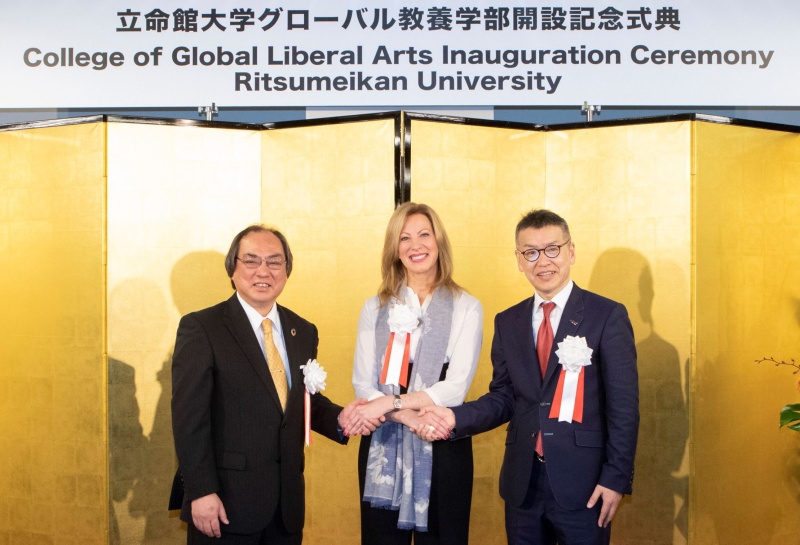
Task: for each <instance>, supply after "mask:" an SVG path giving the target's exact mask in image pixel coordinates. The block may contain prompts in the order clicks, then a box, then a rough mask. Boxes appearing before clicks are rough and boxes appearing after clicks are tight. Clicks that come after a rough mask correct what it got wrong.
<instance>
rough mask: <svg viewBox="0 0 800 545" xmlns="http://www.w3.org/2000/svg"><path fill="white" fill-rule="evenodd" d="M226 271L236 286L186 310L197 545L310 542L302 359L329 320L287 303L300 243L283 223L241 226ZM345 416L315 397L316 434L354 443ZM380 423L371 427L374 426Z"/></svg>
mask: <svg viewBox="0 0 800 545" xmlns="http://www.w3.org/2000/svg"><path fill="white" fill-rule="evenodd" d="M225 268H226V270H227V272H228V276H229V277H230V279H231V284H232V286H233V288H234V289H235V290H236V293H234V295H233V296H232V297H231V298H230V299H228V300H227V301H224V302H222V303H220V304H218V305H215V306H213V307H210V308H207V309H204V310H201V311H199V312H193V313H191V314H187V315H186V316H184V317H183V318H182V319H181V322H180V325H179V327H178V335H177V340H176V342H175V352H174V355H173V360H172V429H173V434H174V437H175V449H176V451H177V454H178V463H179V467H180V469H179V471H180V473H181V475H182V478H183V487H184V495H183V501H182V506H181V520H184V521H186V522H187V523H188V543H189V544H190V545H192V544H198V543H212V542H213V543H215V544H219V543H225V544H233V543H236V544H237V545H244V544H248V545H249V544H253V545H256V544H267V543H269V544H273V543H281V544H299V543H301V542H302V539H303V522H304V515H305V492H304V479H303V468H304V465H305V462H304V453H303V441H304V438H303V435H304V430H303V426H304V424H303V423H304V416H303V397H304V389H305V387H304V382H303V372H302V370H301V369H300V366H301V365H304V364H306V363H307V362H308V360H310V359H315V358H316V356H317V345H318V343H319V337H318V334H317V328H316V326H314V324H312V323H310V322H308V321H306V320H304V319H303V318H301V317H300V316H298V315H297V314H295V313H294V312H292V311H291V310H289V309H287V308H284V307H282V306H280V305H278V304H276V300H277V298H278V296H279V295H280V294H281V292H282V291H283V288H284V286H285V285H286V281H287V279H288V278H289V275H290V274H291V272H292V253H291V251H290V250H289V244H288V243H287V241H286V238H285V237H284V236H283V235H282V234H281V233H280V232H279V231H277V230H276V229H272V228H268V227H265V226H263V225H251V226H250V227H248V228H246V229H244V230H243V231H242V232H240V233H239V234H237V235H236V237H235V238H234V239H233V242H232V243H231V247H230V250H229V251H228V255H227V257H226V259H225ZM356 403H358V401H354V402H353V403H352V404H351V405H349V406H348V407H347V408H346V409H344V411H345V412H346V413H345V415H343V418H344V417H345V416H346V415H347V411H349V410H351V409H352V407H353V406H355V404H356ZM340 413H342V408H341V407H339V406H338V405H335V404H334V403H332V402H331V401H330V400H328V399H327V398H326V397H325V396H323V395H322V394H319V393H317V394H315V395H313V396H311V425H312V428H313V429H314V431H316V432H318V433H321V434H323V435H325V436H326V437H328V438H330V439H332V440H334V441H337V442H340V443H346V442H347V439H346V438H345V437H344V436H343V434H342V431H341V427H340V426H339V422H338V417H339V416H340ZM377 424H378V423H377V422H374V423H366V424H365V425H364V427H363V428H362V432H363V433H369V432H370V431H372V430H374V429H375V425H377ZM218 538H221V539H218Z"/></svg>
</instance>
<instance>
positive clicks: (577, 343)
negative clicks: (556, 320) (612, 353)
mask: <svg viewBox="0 0 800 545" xmlns="http://www.w3.org/2000/svg"><path fill="white" fill-rule="evenodd" d="M556 356H558V363H560V364H561V375H560V376H559V377H558V386H556V395H555V398H554V399H553V406H552V408H551V409H550V418H556V417H558V421H559V422H572V421H573V420H575V421H577V422H582V421H583V380H584V369H583V368H584V367H586V366H587V365H591V364H592V349H591V348H589V345H588V344H586V338H585V337H573V336H571V335H567V337H566V338H565V339H564V340H563V341H561V342H560V343H558V350H556Z"/></svg>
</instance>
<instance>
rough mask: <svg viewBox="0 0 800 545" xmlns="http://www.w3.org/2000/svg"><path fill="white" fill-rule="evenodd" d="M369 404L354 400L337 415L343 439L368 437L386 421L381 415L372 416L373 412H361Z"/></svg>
mask: <svg viewBox="0 0 800 545" xmlns="http://www.w3.org/2000/svg"><path fill="white" fill-rule="evenodd" d="M369 403H370V402H368V401H367V400H366V399H355V400H353V401H352V402H351V403H350V404H349V405H348V406H347V407H345V408H344V409H342V412H341V413H339V427H340V428H342V432H343V433H344V435H345V437H352V436H353V435H369V434H370V433H372V432H373V431H375V430H376V429H377V428H378V426H380V425H381V423H382V422H384V421H385V420H386V417H384V416H383V414H381V415H379V416H374V415H373V414H372V413H373V412H374V411H368V410H362V409H363V408H364V407H367V406H368V405H369Z"/></svg>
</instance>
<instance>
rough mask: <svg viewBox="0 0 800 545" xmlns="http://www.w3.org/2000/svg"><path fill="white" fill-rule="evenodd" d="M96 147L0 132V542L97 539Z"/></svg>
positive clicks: (75, 137)
mask: <svg viewBox="0 0 800 545" xmlns="http://www.w3.org/2000/svg"><path fill="white" fill-rule="evenodd" d="M104 153H105V124H103V123H87V124H75V125H67V126H58V127H50V128H37V129H26V130H11V131H4V132H0V270H2V271H3V272H2V282H0V301H2V303H0V305H1V306H2V309H3V310H2V311H1V312H0V332H2V333H0V430H2V433H0V460H2V461H1V462H0V490H2V491H3V494H2V498H1V499H0V542H4V543H16V542H20V543H22V542H24V543H34V542H36V543H58V544H67V543H69V544H75V545H78V544H95V545H101V544H105V543H106V522H107V518H106V517H107V497H106V482H107V481H106V427H105V394H106V383H105V358H104V353H105V322H104V319H103V318H104V309H105V283H104V280H105V269H104V250H105V200H104V196H105V170H104V167H105V164H104V161H103V157H104Z"/></svg>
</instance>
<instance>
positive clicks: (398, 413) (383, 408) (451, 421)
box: [339, 396, 456, 441]
mask: <svg viewBox="0 0 800 545" xmlns="http://www.w3.org/2000/svg"><path fill="white" fill-rule="evenodd" d="M426 397H427V396H426ZM387 420H389V421H390V422H396V423H398V424H402V425H404V426H406V427H407V428H408V429H409V430H410V431H411V433H413V434H414V435H416V436H417V437H419V438H420V439H422V440H423V441H439V440H442V439H449V438H450V432H451V431H452V430H453V429H454V428H455V426H456V418H455V415H454V414H453V411H452V410H450V409H449V408H447V407H440V406H438V405H426V406H424V407H421V408H403V409H395V407H394V397H393V396H382V397H378V398H375V399H373V400H372V401H367V400H366V399H356V400H354V401H353V402H352V403H350V404H349V405H348V406H347V407H345V408H344V409H342V412H341V413H339V427H340V428H341V429H342V431H343V432H344V435H345V436H347V437H352V436H354V435H369V434H371V433H372V432H374V431H375V430H376V429H377V428H379V427H380V425H381V424H383V423H384V422H386V421H387Z"/></svg>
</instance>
